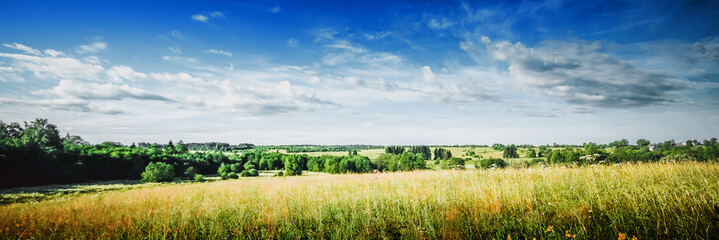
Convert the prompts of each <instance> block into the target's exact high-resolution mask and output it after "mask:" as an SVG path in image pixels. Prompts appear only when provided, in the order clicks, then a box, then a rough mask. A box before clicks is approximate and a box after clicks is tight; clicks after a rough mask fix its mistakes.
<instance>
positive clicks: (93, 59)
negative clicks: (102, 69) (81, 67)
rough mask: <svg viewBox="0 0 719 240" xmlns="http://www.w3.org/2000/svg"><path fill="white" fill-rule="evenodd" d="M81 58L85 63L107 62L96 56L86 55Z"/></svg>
mask: <svg viewBox="0 0 719 240" xmlns="http://www.w3.org/2000/svg"><path fill="white" fill-rule="evenodd" d="M82 60H83V61H85V62H86V63H89V64H95V65H100V64H102V63H106V62H107V61H106V60H102V59H100V58H99V57H98V56H87V57H84V58H82Z"/></svg>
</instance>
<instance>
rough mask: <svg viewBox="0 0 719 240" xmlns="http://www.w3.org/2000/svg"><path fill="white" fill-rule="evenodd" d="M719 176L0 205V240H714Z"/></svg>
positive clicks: (168, 190)
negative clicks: (636, 239) (621, 238)
mask: <svg viewBox="0 0 719 240" xmlns="http://www.w3.org/2000/svg"><path fill="white" fill-rule="evenodd" d="M718 206H719V165H717V164H712V163H682V164H638V165H633V164H629V165H622V166H619V167H612V166H599V167H582V168H561V167H550V168H535V169H531V170H529V169H504V170H482V171H475V170H466V171H418V172H405V173H385V174H364V175H330V176H300V177H285V178H255V179H240V180H231V181H218V182H210V183H194V184H173V185H160V186H157V187H146V188H140V189H134V190H127V191H113V192H104V193H100V194H97V195H82V196H78V197H75V198H62V199H58V200H52V201H44V202H39V203H22V204H11V205H5V206H0V238H3V239H5V238H32V237H35V238H41V239H45V238H57V239H67V238H80V239H88V238H130V239H137V238H144V237H148V238H151V239H158V238H167V237H169V238H181V239H184V238H202V239H212V238H217V239H223V238H298V237H299V238H318V237H319V238H346V239H354V238H376V237H378V236H381V237H386V238H400V237H401V238H490V239H491V238H498V239H506V238H507V236H508V235H510V236H511V237H512V238H513V239H532V238H534V237H536V238H537V239H542V238H545V239H547V238H550V239H554V238H557V239H558V238H564V237H565V235H566V234H569V236H570V237H574V236H576V237H577V238H580V239H586V238H596V239H616V238H617V237H618V236H620V234H624V235H625V236H626V237H627V239H631V237H632V236H637V237H639V239H647V238H652V239H655V238H659V239H665V238H671V239H701V238H704V239H706V238H712V236H717V234H719V232H718V230H717V229H718V226H717V224H718V222H717V221H718V220H719V219H718V218H717V217H718V215H717V212H716V211H717V207H718Z"/></svg>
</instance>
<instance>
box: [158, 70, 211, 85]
mask: <svg viewBox="0 0 719 240" xmlns="http://www.w3.org/2000/svg"><path fill="white" fill-rule="evenodd" d="M150 77H151V78H153V79H155V80H158V81H160V82H163V83H165V84H169V86H173V85H179V86H183V87H188V88H197V87H200V88H205V87H208V86H209V83H208V82H206V81H205V80H204V79H202V78H199V77H193V76H192V75H190V74H189V73H184V72H181V73H177V74H172V73H166V72H164V73H152V74H150Z"/></svg>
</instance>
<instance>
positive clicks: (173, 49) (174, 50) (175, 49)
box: [167, 47, 182, 54]
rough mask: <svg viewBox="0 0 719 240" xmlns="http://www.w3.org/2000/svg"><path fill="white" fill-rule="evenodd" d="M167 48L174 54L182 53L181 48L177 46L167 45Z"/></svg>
mask: <svg viewBox="0 0 719 240" xmlns="http://www.w3.org/2000/svg"><path fill="white" fill-rule="evenodd" d="M167 49H169V50H170V52H172V53H174V54H182V50H180V49H179V48H174V47H169V48H167Z"/></svg>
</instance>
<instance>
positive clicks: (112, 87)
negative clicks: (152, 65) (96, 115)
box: [34, 80, 172, 102]
mask: <svg viewBox="0 0 719 240" xmlns="http://www.w3.org/2000/svg"><path fill="white" fill-rule="evenodd" d="M34 93H35V94H38V95H47V94H49V95H53V96H58V97H61V98H65V99H83V100H122V99H138V100H155V101H166V102H172V100H171V99H169V98H167V97H164V96H161V95H159V94H155V93H152V92H150V91H146V90H143V89H139V88H133V87H130V86H128V85H127V84H124V85H116V84H113V83H105V84H97V83H84V82H78V81H73V80H62V81H60V83H59V84H58V85H57V86H55V87H53V88H52V89H49V90H40V91H35V92H34Z"/></svg>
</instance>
